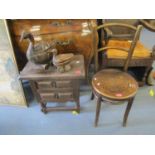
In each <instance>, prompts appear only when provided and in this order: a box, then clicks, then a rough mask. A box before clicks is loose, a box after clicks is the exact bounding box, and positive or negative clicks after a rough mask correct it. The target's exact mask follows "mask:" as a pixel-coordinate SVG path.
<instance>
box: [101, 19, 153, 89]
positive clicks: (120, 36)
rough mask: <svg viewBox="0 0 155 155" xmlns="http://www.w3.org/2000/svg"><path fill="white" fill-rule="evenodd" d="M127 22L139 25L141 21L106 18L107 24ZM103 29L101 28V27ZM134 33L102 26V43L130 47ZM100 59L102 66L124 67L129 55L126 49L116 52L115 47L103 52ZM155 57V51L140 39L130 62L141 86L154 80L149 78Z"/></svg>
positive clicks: (116, 27) (120, 28)
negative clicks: (105, 52)
mask: <svg viewBox="0 0 155 155" xmlns="http://www.w3.org/2000/svg"><path fill="white" fill-rule="evenodd" d="M117 21H118V22H119V23H120V24H121V23H125V24H128V25H135V26H138V25H139V24H140V23H139V22H138V20H106V21H105V24H110V23H113V22H117ZM100 30H101V29H100ZM133 34H134V31H132V30H129V29H126V28H122V27H118V26H112V27H110V28H102V31H101V34H100V36H101V37H100V39H99V40H100V44H101V45H102V46H104V45H105V44H107V45H106V46H115V47H118V48H120V47H123V48H129V47H130V44H131V43H130V41H131V36H132V35H133ZM100 57H102V58H101V59H100V62H101V63H102V64H101V65H100V66H102V68H110V67H118V68H119V67H123V65H124V61H125V59H126V57H127V54H126V53H125V52H124V51H119V52H115V50H114V49H112V50H109V51H108V52H107V54H103V55H102V56H100ZM154 59H155V51H154V50H152V51H151V50H150V49H148V48H146V47H145V45H144V44H142V43H141V42H140V41H138V42H137V44H136V47H135V49H134V52H133V59H132V60H131V61H130V63H129V67H130V68H129V70H130V71H131V73H132V74H133V76H135V78H136V79H137V81H138V83H139V86H143V85H144V84H145V83H146V84H148V85H152V82H151V81H150V80H149V77H150V75H151V71H152V69H153V68H152V64H153V61H154Z"/></svg>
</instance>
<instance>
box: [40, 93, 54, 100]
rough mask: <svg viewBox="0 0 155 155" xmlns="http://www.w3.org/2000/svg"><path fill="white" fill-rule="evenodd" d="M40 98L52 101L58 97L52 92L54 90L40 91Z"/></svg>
mask: <svg viewBox="0 0 155 155" xmlns="http://www.w3.org/2000/svg"><path fill="white" fill-rule="evenodd" d="M40 98H41V100H42V101H46V102H48V101H52V100H54V99H55V98H56V94H55V93H52V92H44V93H40Z"/></svg>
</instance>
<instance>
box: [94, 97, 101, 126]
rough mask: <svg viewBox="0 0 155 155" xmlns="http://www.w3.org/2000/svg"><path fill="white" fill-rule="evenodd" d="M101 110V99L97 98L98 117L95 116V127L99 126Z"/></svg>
mask: <svg viewBox="0 0 155 155" xmlns="http://www.w3.org/2000/svg"><path fill="white" fill-rule="evenodd" d="M100 110H101V97H97V106H96V116H95V124H94V125H95V127H96V126H97V125H98V120H99V115H100Z"/></svg>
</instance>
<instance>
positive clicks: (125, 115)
mask: <svg viewBox="0 0 155 155" xmlns="http://www.w3.org/2000/svg"><path fill="white" fill-rule="evenodd" d="M133 100H134V97H133V98H130V99H129V101H128V104H127V107H126V111H125V114H124V119H123V126H124V127H125V126H126V123H127V119H128V115H129V112H130V109H131V107H132V104H133Z"/></svg>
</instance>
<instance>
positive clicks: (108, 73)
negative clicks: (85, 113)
mask: <svg viewBox="0 0 155 155" xmlns="http://www.w3.org/2000/svg"><path fill="white" fill-rule="evenodd" d="M111 26H117V27H125V28H128V29H131V30H132V31H134V35H133V36H132V40H131V41H130V46H129V48H124V47H116V46H114V45H113V46H104V47H101V48H99V49H97V50H96V56H95V62H96V63H95V64H96V65H98V64H97V63H98V54H99V53H100V52H106V53H107V52H108V51H109V50H115V52H120V51H123V52H125V53H126V54H127V57H126V60H125V62H124V66H123V69H122V70H121V69H115V68H109V69H102V70H99V69H98V68H99V67H98V66H96V68H97V69H98V71H97V72H96V73H95V75H94V76H93V78H92V91H93V93H92V98H91V99H94V96H95V97H96V98H97V107H96V117H95V126H97V125H98V121H99V114H100V110H101V103H102V101H105V102H109V103H114V104H116V103H117V102H121V101H128V104H127V108H126V111H125V114H124V119H123V126H126V122H127V118H128V115H129V112H130V109H131V106H132V104H133V101H134V97H135V95H136V92H137V90H138V84H137V82H136V80H135V79H134V78H133V77H132V76H131V75H130V74H128V72H127V71H128V65H129V63H130V61H131V59H132V55H133V52H134V49H135V46H136V44H137V41H138V39H139V36H140V32H141V29H142V26H141V25H139V26H138V27H134V26H131V25H127V24H120V23H112V24H103V25H101V26H99V27H97V30H99V29H102V28H108V27H111ZM106 45H109V44H106Z"/></svg>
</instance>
